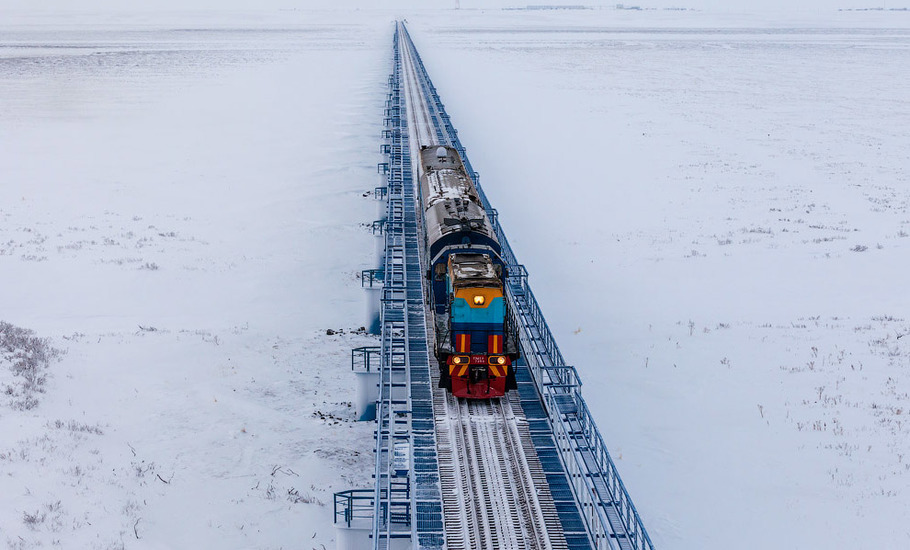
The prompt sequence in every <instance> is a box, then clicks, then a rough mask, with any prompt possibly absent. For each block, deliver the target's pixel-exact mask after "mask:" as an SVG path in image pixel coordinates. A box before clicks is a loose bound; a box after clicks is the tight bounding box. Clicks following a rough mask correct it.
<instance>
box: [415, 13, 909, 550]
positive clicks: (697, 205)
mask: <svg viewBox="0 0 910 550" xmlns="http://www.w3.org/2000/svg"><path fill="white" fill-rule="evenodd" d="M515 17H516V18H520V17H524V19H523V20H522V22H521V23H517V24H516V23H515V21H513V20H507V19H505V18H503V19H495V20H493V19H492V18H490V19H483V18H477V19H474V20H472V21H471V23H470V24H466V23H465V22H464V21H459V22H452V21H437V20H430V19H429V18H427V19H426V20H423V19H421V20H419V21H417V20H415V21H413V23H412V28H413V29H414V30H413V32H412V34H413V35H414V37H415V41H416V42H417V46H418V48H421V49H422V52H423V56H424V60H425V62H426V64H427V66H428V68H429V70H430V71H431V76H433V78H434V80H435V84H436V86H437V87H438V88H439V89H440V91H441V93H442V94H443V99H444V100H445V101H446V103H447V107H448V109H449V112H450V114H451V115H452V117H453V120H454V122H455V124H456V126H457V127H458V128H459V131H460V135H461V137H462V140H463V141H464V143H465V144H466V146H467V148H468V152H469V155H471V159H472V161H473V163H474V165H475V168H476V169H477V170H478V171H479V172H480V173H481V181H482V182H484V183H485V189H486V190H487V192H488V195H489V196H490V198H491V200H492V201H493V203H494V205H495V206H497V207H498V209H499V211H500V215H501V219H502V221H503V224H504V226H505V227H506V230H507V233H508V234H509V235H510V238H511V240H512V243H513V248H514V249H515V251H516V254H518V256H519V258H520V259H521V260H522V261H523V262H525V263H526V265H527V266H528V269H529V270H530V272H531V283H532V286H533V287H534V289H535V291H536V293H537V295H538V297H539V299H540V302H541V304H542V307H543V309H544V311H545V312H546V314H547V318H548V319H549V321H550V323H551V326H552V328H553V330H554V332H555V334H556V336H557V340H558V341H559V342H560V345H561V348H562V351H563V353H564V355H565V356H566V358H567V360H568V361H570V362H571V363H573V364H575V365H577V366H578V368H579V370H580V372H581V375H582V378H583V380H584V382H585V383H586V386H585V392H584V393H585V395H587V397H588V400H589V403H590V405H591V406H592V408H593V411H594V412H595V415H596V416H597V417H598V418H599V425H600V428H601V430H602V431H603V432H604V434H605V437H606V440H607V441H608V445H609V446H610V448H611V451H612V453H613V454H614V457H615V458H616V459H617V461H618V465H619V468H620V471H621V472H622V474H623V477H624V480H625V482H626V484H627V487H628V488H629V490H630V492H631V494H632V496H633V499H634V500H635V502H636V504H637V506H638V508H639V511H640V512H641V513H642V515H643V517H644V520H645V522H646V525H647V527H648V529H649V530H650V532H651V534H652V536H653V538H654V540H655V542H656V543H657V545H658V547H661V548H671V547H672V548H691V549H693V550H694V549H704V548H768V547H780V546H781V545H782V546H784V547H787V548H846V547H852V548H903V547H907V546H908V545H910V529H908V528H907V523H906V518H907V517H910V492H908V491H907V490H906V487H908V486H910V452H908V449H910V416H908V415H910V377H908V374H907V373H908V367H910V318H908V315H910V293H908V292H906V288H907V285H906V272H907V269H908V268H910V172H908V170H910V137H908V134H907V132H906V128H907V127H908V126H910V102H908V100H907V96H906V93H905V89H906V86H905V85H904V79H905V76H906V75H907V74H910V55H908V51H910V49H908V48H910V31H908V27H910V19H908V18H907V17H906V15H905V14H898V15H897V17H890V16H887V15H881V14H879V15H874V16H869V15H862V16H861V15H858V14H843V13H835V14H832V15H831V16H830V17H826V18H824V19H820V20H818V21H809V22H806V21H793V20H789V19H786V18H774V17H770V16H768V17H765V18H763V19H757V20H753V19H750V18H748V17H744V16H725V17H709V16H708V15H707V14H685V13H684V14H667V13H662V12H653V13H632V14H630V13H615V12H604V13H601V14H598V13H593V14H590V15H589V16H588V18H586V19H580V18H575V19H572V18H570V17H569V16H565V17H563V18H561V19H560V18H550V17H547V16H544V15H537V14H527V15H522V16H515ZM443 67H444V68H446V69H447V70H442V69H441V68H443ZM529 159H531V160H530V161H529Z"/></svg>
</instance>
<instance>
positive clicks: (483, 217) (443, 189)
mask: <svg viewBox="0 0 910 550" xmlns="http://www.w3.org/2000/svg"><path fill="white" fill-rule="evenodd" d="M419 160H420V170H419V173H420V204H421V211H422V214H423V216H422V218H423V226H424V229H425V232H424V246H425V251H426V258H427V259H428V264H429V269H428V272H427V279H428V280H429V285H428V286H429V302H430V306H431V309H432V311H433V317H434V325H435V331H436V350H435V351H436V358H437V359H438V361H439V370H440V377H439V385H440V387H444V388H446V389H448V390H449V391H451V392H452V394H454V395H455V396H457V397H466V398H472V399H487V398H490V397H499V396H502V395H504V394H505V392H506V391H508V390H510V389H515V388H516V387H517V386H516V382H515V371H514V368H513V363H514V361H515V360H516V359H518V357H519V353H518V344H517V340H518V339H517V334H516V333H515V330H514V328H513V327H512V326H511V323H510V322H509V316H508V315H507V311H506V308H507V307H508V304H507V303H506V298H505V285H504V283H505V277H506V275H507V274H506V266H505V264H504V263H503V261H502V258H501V257H500V254H501V247H500V245H499V241H498V240H497V239H496V234H495V232H494V230H493V226H492V224H491V223H490V220H489V219H488V217H487V214H486V212H485V211H484V208H483V205H482V204H481V202H480V198H479V197H478V194H477V189H476V188H475V187H474V183H473V181H472V180H471V178H470V177H468V174H467V172H466V171H465V167H464V164H463V163H462V160H461V156H460V155H459V154H458V151H457V150H456V149H454V148H452V147H446V146H430V147H422V148H421V150H420V159H419Z"/></svg>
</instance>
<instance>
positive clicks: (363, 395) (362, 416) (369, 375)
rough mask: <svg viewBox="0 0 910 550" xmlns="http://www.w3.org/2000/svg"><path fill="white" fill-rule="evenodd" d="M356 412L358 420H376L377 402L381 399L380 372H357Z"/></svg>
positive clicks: (355, 374)
mask: <svg viewBox="0 0 910 550" xmlns="http://www.w3.org/2000/svg"><path fill="white" fill-rule="evenodd" d="M354 376H355V377H356V380H357V382H356V387H355V395H354V400H355V403H354V410H355V411H356V412H357V420H369V421H373V420H376V400H377V399H379V372H355V373H354Z"/></svg>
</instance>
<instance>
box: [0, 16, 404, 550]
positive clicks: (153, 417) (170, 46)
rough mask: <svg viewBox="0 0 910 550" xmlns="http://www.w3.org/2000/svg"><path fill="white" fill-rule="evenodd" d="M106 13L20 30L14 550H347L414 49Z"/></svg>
mask: <svg viewBox="0 0 910 550" xmlns="http://www.w3.org/2000/svg"><path fill="white" fill-rule="evenodd" d="M90 19H91V18H84V20H83V21H82V22H81V23H78V24H75V25H73V24H61V23H60V22H59V21H58V22H57V23H56V26H55V25H47V24H45V23H41V24H33V23H31V22H29V21H26V22H24V23H23V24H21V25H17V26H8V27H5V28H4V29H3V31H2V34H0V36H2V39H0V41H2V48H0V75H2V76H0V174H2V176H0V180H2V185H0V320H2V321H6V322H8V323H11V324H12V325H15V326H17V327H23V328H26V329H30V330H33V331H35V333H36V334H35V336H36V337H38V338H49V339H50V345H51V346H53V347H54V348H57V349H59V350H61V351H63V352H65V354H64V355H62V356H61V357H59V358H57V359H56V360H52V361H51V362H50V364H49V367H48V368H47V369H46V370H44V371H43V372H39V373H37V375H36V376H32V381H33V382H35V381H37V380H38V379H40V378H42V377H43V376H46V381H45V382H44V383H43V384H39V383H37V382H36V383H34V384H32V386H33V387H34V388H37V391H32V392H31V393H30V394H29V395H31V396H32V397H34V398H36V399H37V404H35V403H27V402H26V401H27V400H26V397H28V396H27V395H26V391H25V388H26V386H27V384H26V383H25V380H26V378H25V376H24V375H21V376H14V375H13V371H12V370H11V369H10V367H11V366H14V363H15V362H16V359H15V358H14V357H13V355H14V354H15V353H16V352H17V350H18V349H19V348H15V346H14V347H12V348H11V349H6V350H2V355H0V387H2V388H3V389H4V391H8V394H4V395H3V397H2V401H0V434H2V438H0V474H2V475H0V546H3V547H4V548H5V547H9V548H16V549H19V548H22V549H26V548H38V547H43V548H49V547H61V548H71V549H88V548H99V549H114V548H174V549H178V548H274V549H277V548H307V549H309V548H317V549H319V548H322V547H323V545H324V546H325V547H328V548H331V547H333V545H334V543H333V542H332V540H333V537H334V531H333V527H332V493H333V491H338V490H343V489H348V488H352V487H366V486H370V484H371V480H370V477H369V475H370V472H371V471H372V464H373V460H372V452H371V451H372V446H373V440H372V426H371V425H369V424H367V423H363V424H357V423H354V422H352V419H353V417H354V414H353V409H352V408H351V400H352V398H353V395H352V393H353V392H352V390H351V387H352V383H351V382H352V379H351V374H350V367H349V365H350V359H349V358H350V355H349V354H350V348H351V347H355V346H359V345H364V344H369V343H371V342H373V339H372V338H370V337H367V336H364V335H358V334H355V333H353V330H354V329H357V328H358V327H359V326H361V325H363V324H364V320H365V315H364V310H365V307H364V304H363V294H362V292H363V291H362V290H361V289H360V284H359V281H358V279H357V278H356V276H357V275H359V270H360V269H362V268H364V267H368V266H369V265H370V264H371V263H372V262H373V258H372V254H373V237H372V235H371V234H370V233H369V231H368V230H367V229H366V228H365V227H364V226H363V225H362V224H363V223H364V222H369V221H372V220H373V219H374V218H375V216H376V205H375V203H374V202H373V201H372V199H370V198H369V197H364V196H363V192H364V191H366V190H370V189H372V188H373V187H374V186H375V185H376V183H377V181H376V178H377V177H378V176H377V175H376V173H375V162H376V161H377V160H378V158H377V157H378V145H377V141H376V140H377V137H378V134H379V123H380V122H381V107H382V102H383V99H384V93H385V89H384V83H385V78H386V75H387V72H388V66H387V57H388V55H387V52H386V49H387V46H388V45H389V44H390V43H391V35H390V34H389V33H388V32H387V31H388V29H387V28H386V26H385V25H379V24H374V25H363V24H357V23H354V24H352V25H350V26H348V25H343V24H339V23H338V22H337V21H332V23H331V24H330V25H325V24H320V23H319V22H318V21H317V22H316V23H313V22H312V21H311V19H307V20H299V21H296V22H291V23H290V26H289V27H286V26H282V25H278V24H277V23H275V22H272V23H269V24H267V25H263V26H256V25H253V27H255V28H250V29H243V28H240V29H238V28H236V25H237V24H238V23H240V24H242V23H243V22H244V19H240V18H237V17H235V18H234V20H233V21H228V22H229V23H230V24H231V27H230V28H225V27H224V26H221V27H220V28H216V29H205V28H203V29H201V30H174V29H187V28H199V27H197V26H196V25H199V24H201V23H204V21H203V22H200V21H198V20H194V19H192V18H191V19H190V20H189V21H184V20H177V21H176V23H179V24H180V27H176V26H174V23H175V22H174V21H171V22H167V21H165V22H163V23H161V24H158V23H149V22H143V21H138V22H137V21H135V20H133V19H129V20H128V21H127V23H126V24H120V23H116V22H115V23H111V24H90V23H89V22H88V21H89V20H90ZM42 21H43V19H42ZM219 23H220V22H219ZM316 81H319V84H318V85H314V82H316ZM329 328H332V329H335V330H338V329H342V330H343V334H335V335H331V336H329V335H326V329H329ZM7 388H10V389H9V390H7Z"/></svg>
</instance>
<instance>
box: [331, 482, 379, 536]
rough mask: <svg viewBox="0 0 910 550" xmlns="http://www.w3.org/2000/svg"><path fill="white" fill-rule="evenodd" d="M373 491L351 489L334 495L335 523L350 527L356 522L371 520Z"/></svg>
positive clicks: (374, 493)
mask: <svg viewBox="0 0 910 550" xmlns="http://www.w3.org/2000/svg"><path fill="white" fill-rule="evenodd" d="M375 495H376V492H375V491H374V490H373V489H351V490H349V491H341V492H338V493H335V503H334V504H335V523H336V524H337V523H343V524H344V525H345V526H347V527H350V526H351V524H352V523H354V522H355V521H356V520H363V521H364V523H366V522H368V521H372V520H373V507H374V502H373V499H374V497H375Z"/></svg>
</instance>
